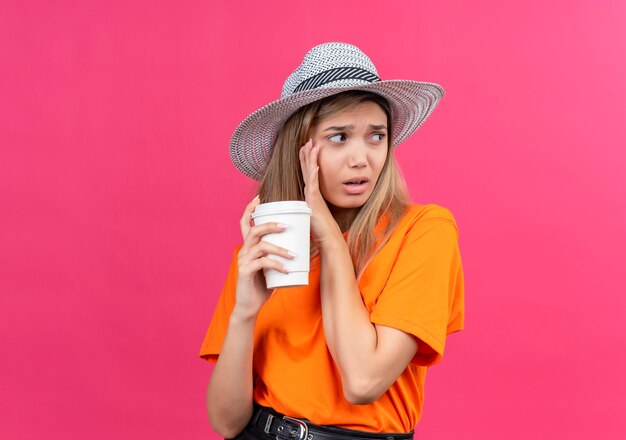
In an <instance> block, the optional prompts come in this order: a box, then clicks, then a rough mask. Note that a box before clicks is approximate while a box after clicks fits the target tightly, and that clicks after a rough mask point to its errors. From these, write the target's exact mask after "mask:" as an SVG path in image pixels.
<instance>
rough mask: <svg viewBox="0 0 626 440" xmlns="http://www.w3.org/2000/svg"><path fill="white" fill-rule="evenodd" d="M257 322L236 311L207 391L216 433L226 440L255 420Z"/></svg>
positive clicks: (211, 419)
mask: <svg viewBox="0 0 626 440" xmlns="http://www.w3.org/2000/svg"><path fill="white" fill-rule="evenodd" d="M254 323H255V318H250V317H247V316H239V315H238V314H237V311H236V310H234V311H233V313H232V314H231V317H230V321H229V325H228V330H227V332H226V337H225V338H224V343H223V345H222V349H221V351H220V355H219V358H218V361H217V364H216V365H215V368H214V370H213V374H212V375H211V380H210V382H209V388H208V391H207V410H208V415H209V421H210V422H211V426H213V429H214V430H215V431H217V432H218V433H219V434H220V435H222V436H223V437H225V438H232V437H235V436H236V435H237V434H239V433H240V432H241V431H242V430H243V428H244V427H245V426H246V424H247V423H248V421H249V420H250V417H251V416H252V410H253V409H252V407H253V403H252V386H253V384H252V381H253V379H252V353H253V344H254Z"/></svg>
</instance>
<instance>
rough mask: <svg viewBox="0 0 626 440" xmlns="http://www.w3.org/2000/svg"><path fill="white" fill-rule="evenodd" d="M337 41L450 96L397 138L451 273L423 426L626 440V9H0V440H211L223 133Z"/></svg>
mask: <svg viewBox="0 0 626 440" xmlns="http://www.w3.org/2000/svg"><path fill="white" fill-rule="evenodd" d="M391 4H392V6H390V5H391ZM51 5H54V6H51ZM385 5H386V6H385ZM336 40H340V41H347V42H351V43H354V44H356V45H357V46H359V47H361V48H362V49H363V50H364V51H365V52H366V53H367V54H369V55H370V57H371V58H372V59H373V60H374V62H375V63H376V65H377V66H378V69H379V73H380V75H381V77H383V78H384V79H398V78H413V79H420V80H427V81H435V82H438V83H440V84H442V85H443V87H444V88H445V89H446V92H447V96H446V97H445V98H444V100H443V101H442V103H441V105H440V107H439V108H438V109H437V111H436V112H435V113H434V114H433V116H432V117H431V119H430V120H428V122H427V123H426V124H425V125H424V127H423V129H421V130H419V132H418V133H417V134H416V135H415V136H414V137H412V138H411V139H410V140H409V141H407V142H406V143H405V144H404V145H402V146H401V147H400V149H399V150H398V153H397V154H398V156H399V159H400V162H401V165H402V167H403V169H404V171H405V174H406V178H407V181H408V184H409V187H410V189H411V193H412V196H413V198H414V200H415V201H417V202H419V203H430V202H434V203H438V204H440V205H443V206H445V207H448V208H449V209H451V210H452V212H453V213H454V214H455V216H456V219H457V221H458V224H459V226H460V230H461V239H460V240H461V250H462V255H463V260H464V266H465V273H466V289H467V290H466V295H467V322H466V330H465V331H464V332H462V333H460V334H457V335H454V336H452V337H451V338H450V339H449V343H448V345H447V351H446V357H445V359H444V362H443V363H442V364H440V365H438V366H436V367H435V368H433V369H432V370H431V372H430V376H429V378H428V383H427V396H426V407H425V412H424V416H423V420H422V422H421V423H420V425H419V426H418V428H417V433H418V436H417V437H418V438H420V439H453V438H465V439H527V438H536V439H555V438H559V439H588V438H605V439H621V438H626V427H625V425H624V422H623V417H624V412H625V411H626V401H625V397H624V396H625V395H626V381H625V379H624V369H625V368H626V360H625V352H624V339H625V338H624V336H625V335H626V332H625V329H624V322H625V320H626V316H625V315H626V313H625V309H626V307H625V300H624V297H625V295H624V294H625V293H626V289H625V287H624V285H625V283H624V272H625V271H624V269H626V264H625V260H626V259H625V257H624V248H625V246H626V235H625V233H624V228H623V225H624V221H626V190H625V189H626V188H625V186H626V185H625V179H624V177H623V172H624V167H625V165H626V154H625V153H624V147H625V146H626V130H625V123H626V80H625V78H626V61H625V60H626V3H625V2H623V1H618V0H615V1H601V2H591V1H587V2H584V1H538V0H532V1H524V2H502V1H497V0H489V1H487V0H484V1H472V2H470V1H466V2H462V1H437V2H431V1H429V2H427V1H397V2H388V3H381V2H376V3H374V2H365V1H362V0H361V1H328V0H316V1H285V2H281V3H274V2H265V1H256V2H253V1H250V2H242V1H229V2H225V1H224V2H207V1H195V2H192V1H167V2H166V1H147V0H146V1H105V0H102V1H57V2H43V1H41V2H35V1H8V2H7V1H5V2H2V3H1V4H0V146H1V149H0V223H1V225H0V293H1V295H0V315H1V316H0V340H1V351H0V396H2V397H1V398H0V438H2V439H39V438H63V439H67V440H71V439H84V438H90V439H111V438H115V439H148V438H150V439H170V438H185V439H207V438H209V439H213V438H216V435H215V434H214V433H213V432H212V431H211V430H210V427H209V425H208V422H207V420H206V416H205V407H204V393H205V388H206V384H207V380H208V377H209V372H210V367H209V365H208V364H207V363H205V362H204V361H202V360H200V359H199V358H197V357H196V356H197V352H198V349H199V346H200V343H201V341H202V338H203V336H204V332H205V329H206V326H207V325H208V322H209V319H210V316H211V312H212V307H213V305H214V304H215V301H216V298H217V294H218V292H219V290H220V288H221V285H222V282H223V279H224V276H225V273H226V266H227V263H228V259H229V258H230V255H231V250H232V248H233V246H235V245H236V244H237V242H238V239H239V232H238V219H239V216H240V215H241V212H242V209H243V206H244V205H245V203H246V202H247V201H248V200H250V199H251V198H252V197H253V195H254V185H253V182H252V181H250V180H249V179H247V178H245V177H244V176H243V175H241V174H239V173H238V172H237V171H236V170H235V169H234V167H232V165H231V164H230V161H229V158H228V153H227V143H228V140H229V137H230V134H231V133H232V130H233V129H234V127H235V126H236V124H237V123H238V122H239V121H240V120H241V119H242V118H243V117H245V116H246V115H247V114H248V113H250V112H251V111H253V110H255V109H256V108H258V107H260V106H261V105H263V104H265V103H267V102H269V101H271V100H273V99H275V98H276V97H277V96H278V94H279V93H280V88H281V87H282V81H283V80H284V78H285V77H286V76H287V75H288V74H289V73H290V72H291V71H292V70H293V68H295V67H296V66H297V65H298V64H299V62H300V61H301V59H302V56H303V55H304V53H305V52H306V51H307V50H308V49H309V48H310V47H312V46H313V45H315V44H318V43H321V42H325V41H336Z"/></svg>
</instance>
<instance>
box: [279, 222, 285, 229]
mask: <svg viewBox="0 0 626 440" xmlns="http://www.w3.org/2000/svg"><path fill="white" fill-rule="evenodd" d="M276 226H278V227H279V228H280V229H287V225H286V224H284V223H278V224H277V225H276Z"/></svg>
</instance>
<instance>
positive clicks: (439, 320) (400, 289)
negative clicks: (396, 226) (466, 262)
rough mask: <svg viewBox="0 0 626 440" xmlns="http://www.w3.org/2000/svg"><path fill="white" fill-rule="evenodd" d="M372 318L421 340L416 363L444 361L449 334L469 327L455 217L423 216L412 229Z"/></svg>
mask: <svg viewBox="0 0 626 440" xmlns="http://www.w3.org/2000/svg"><path fill="white" fill-rule="evenodd" d="M445 211H446V212H447V213H449V211H447V210H445ZM370 319H371V321H372V322H373V323H376V324H381V325H385V326H388V327H393V328H397V329H399V330H402V331H404V332H406V333H409V334H412V335H414V336H415V337H416V338H417V339H418V340H419V347H418V352H417V354H416V355H415V357H414V359H413V361H412V362H414V363H416V364H418V365H426V366H429V365H433V364H435V363H437V362H439V361H440V360H441V358H442V357H443V351H444V347H445V342H446V336H447V335H449V334H450V333H453V332H456V331H459V330H462V329H463V324H464V323H463V320H464V285H463V268H462V264H461V256H460V252H459V245H458V230H457V227H456V223H455V221H454V218H453V217H452V214H451V213H449V218H448V216H445V217H444V216H442V217H428V218H422V219H420V220H418V221H416V222H415V223H414V224H413V225H412V226H411V227H410V228H409V229H408V231H407V233H406V235H405V237H404V239H403V242H402V245H401V247H400V249H399V251H398V254H397V257H396V260H395V262H394V264H393V267H392V269H391V273H390V274H389V278H388V280H387V283H386V284H385V287H384V288H383V291H382V292H381V294H380V296H379V298H378V301H377V302H376V304H375V305H374V307H373V308H372V312H371V315H370Z"/></svg>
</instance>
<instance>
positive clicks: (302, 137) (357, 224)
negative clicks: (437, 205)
mask: <svg viewBox="0 0 626 440" xmlns="http://www.w3.org/2000/svg"><path fill="white" fill-rule="evenodd" d="M362 102H374V103H376V104H378V105H379V106H380V107H381V108H382V109H383V110H384V112H385V113H386V115H387V127H388V145H389V147H388V148H389V150H388V152H387V157H386V159H385V163H384V165H383V168H382V170H381V172H380V176H379V177H378V181H377V182H376V186H375V187H374V190H373V191H372V194H371V195H370V197H369V198H368V199H367V201H366V202H365V204H363V206H361V207H359V208H355V210H354V211H353V215H352V217H351V218H350V219H348V237H347V240H346V241H347V244H348V249H349V252H350V257H351V258H352V263H353V265H354V270H355V275H356V276H357V279H358V278H360V276H361V274H362V273H363V270H364V269H365V267H366V266H367V264H368V263H369V261H370V260H371V259H372V258H373V257H374V255H376V253H377V252H378V251H379V250H380V248H381V247H382V246H383V245H384V244H385V243H386V242H387V240H388V238H389V236H390V235H391V232H392V231H393V230H394V228H395V227H396V225H397V224H398V222H399V220H400V219H401V218H402V216H403V215H404V213H405V212H406V209H407V207H408V205H409V203H410V199H409V196H408V191H407V189H406V185H405V183H404V179H403V178H402V175H401V173H400V170H399V168H398V165H397V163H396V160H395V157H394V155H393V151H392V147H391V145H392V144H393V132H392V130H391V127H392V124H391V111H390V107H389V103H388V102H387V100H386V99H385V98H383V97H382V96H380V95H378V94H375V93H371V92H365V91H359V90H353V91H347V92H342V93H339V94H336V95H332V96H329V97H327V98H324V99H321V100H319V101H315V102H313V103H311V104H308V105H305V106H304V107H301V108H300V109H298V111H296V112H295V113H294V114H293V115H291V117H289V119H288V120H287V121H286V122H285V123H284V124H283V126H282V128H281V130H280V131H279V133H278V137H277V139H276V142H275V144H274V148H273V149H272V153H271V157H270V160H269V163H268V165H267V168H266V169H265V172H264V174H263V179H262V180H261V184H260V188H259V196H260V199H261V203H268V202H276V201H281V200H304V178H303V176H302V170H301V168H300V159H299V155H298V153H299V150H300V147H301V146H302V145H304V144H305V142H306V141H307V140H308V139H309V137H310V135H311V129H312V128H313V127H315V126H317V125H318V124H320V123H321V122H322V121H323V120H325V119H326V118H329V117H331V116H333V115H335V114H337V113H339V112H341V111H343V110H345V109H347V108H350V107H352V106H354V105H357V104H360V103H362ZM382 216H385V220H386V221H385V224H384V226H383V228H382V231H380V233H379V234H378V235H377V236H375V235H374V233H375V228H376V224H377V223H378V221H379V220H380V219H381V217H382ZM311 249H312V251H313V253H315V252H316V251H317V249H316V248H315V244H314V243H311Z"/></svg>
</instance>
